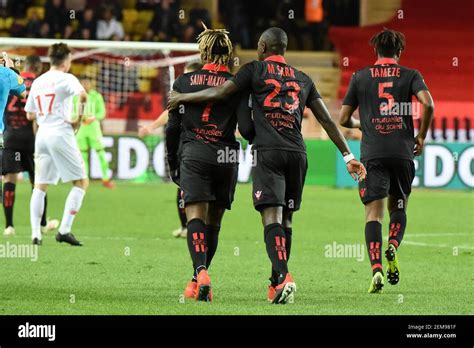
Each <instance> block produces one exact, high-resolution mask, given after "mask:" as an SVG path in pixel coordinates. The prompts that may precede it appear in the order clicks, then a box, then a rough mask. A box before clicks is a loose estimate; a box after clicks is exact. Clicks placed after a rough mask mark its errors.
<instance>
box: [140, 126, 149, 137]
mask: <svg viewBox="0 0 474 348" xmlns="http://www.w3.org/2000/svg"><path fill="white" fill-rule="evenodd" d="M151 133H152V129H151V128H150V127H149V126H143V127H140V129H139V130H138V136H139V137H140V138H143V137H146V136H147V135H150V134H151Z"/></svg>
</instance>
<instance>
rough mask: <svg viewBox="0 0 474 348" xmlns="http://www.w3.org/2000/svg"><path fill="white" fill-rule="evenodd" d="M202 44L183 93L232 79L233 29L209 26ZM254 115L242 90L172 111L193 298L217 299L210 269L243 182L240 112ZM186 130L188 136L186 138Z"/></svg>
mask: <svg viewBox="0 0 474 348" xmlns="http://www.w3.org/2000/svg"><path fill="white" fill-rule="evenodd" d="M198 43H199V49H200V52H201V59H202V61H203V63H205V64H204V66H203V67H202V69H200V70H197V71H194V72H190V73H187V74H184V75H182V76H180V77H179V78H178V79H177V80H176V81H175V83H174V85H173V90H175V91H178V92H182V93H184V92H195V91H201V90H205V89H208V88H210V87H212V86H219V85H222V84H223V83H224V82H226V81H228V80H229V79H231V78H232V76H233V75H232V74H230V73H229V71H228V68H227V64H228V62H229V60H230V57H231V55H232V43H231V42H230V40H229V37H228V35H227V32H226V31H225V30H220V29H219V30H210V29H205V30H204V31H203V32H202V33H201V34H200V35H199V37H198ZM238 114H239V115H238ZM249 114H250V109H249V108H248V94H247V95H245V96H241V95H236V96H235V97H233V98H232V99H230V100H229V101H227V102H226V103H215V104H211V103H209V104H206V105H198V104H194V105H192V104H184V105H180V107H178V108H177V109H174V110H170V112H169V121H168V126H167V128H166V146H167V150H168V163H169V166H170V171H171V173H172V179H173V181H175V182H176V183H177V184H178V185H179V186H180V187H181V189H182V190H183V192H184V203H185V209H186V217H187V230H188V232H187V240H188V249H189V252H190V254H191V258H192V261H193V270H194V276H193V279H192V281H191V282H189V283H188V285H187V287H186V290H185V292H184V295H185V296H186V297H188V298H193V297H194V298H195V299H196V300H200V301H211V300H212V292H211V280H210V278H209V274H208V272H207V270H208V268H209V265H210V264H211V261H212V258H213V257H214V254H215V252H216V249H217V243H218V236H219V230H220V226H221V221H222V217H223V215H224V212H225V210H226V209H230V208H231V204H232V201H233V199H234V191H235V186H236V183H237V174H238V154H239V143H238V142H237V141H236V139H235V129H236V125H237V116H239V117H244V118H246V119H249V118H250V115H249ZM182 129H183V131H184V139H182V141H181V139H180V138H181V137H180V134H181V133H182ZM181 142H182V151H181V161H180V162H181V163H179V161H178V148H179V145H180V143H181Z"/></svg>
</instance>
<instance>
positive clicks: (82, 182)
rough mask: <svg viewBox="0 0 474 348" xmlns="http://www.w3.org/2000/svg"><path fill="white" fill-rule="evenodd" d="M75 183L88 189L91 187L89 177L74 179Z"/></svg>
mask: <svg viewBox="0 0 474 348" xmlns="http://www.w3.org/2000/svg"><path fill="white" fill-rule="evenodd" d="M73 185H74V186H76V187H79V188H81V189H83V190H84V191H86V190H87V188H88V187H89V179H87V178H85V179H81V180H76V181H73Z"/></svg>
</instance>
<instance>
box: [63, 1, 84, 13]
mask: <svg viewBox="0 0 474 348" xmlns="http://www.w3.org/2000/svg"><path fill="white" fill-rule="evenodd" d="M64 5H65V6H66V8H67V9H68V10H74V11H77V12H82V11H84V9H85V8H86V5H87V0H65V4H64Z"/></svg>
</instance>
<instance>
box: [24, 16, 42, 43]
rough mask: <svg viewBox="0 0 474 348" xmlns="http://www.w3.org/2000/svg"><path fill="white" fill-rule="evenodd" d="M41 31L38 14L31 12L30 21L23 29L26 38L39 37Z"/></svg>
mask: <svg viewBox="0 0 474 348" xmlns="http://www.w3.org/2000/svg"><path fill="white" fill-rule="evenodd" d="M40 31H41V19H40V18H39V15H38V12H36V10H35V11H32V12H31V19H30V20H29V21H28V24H26V27H25V33H26V36H27V37H39V36H40Z"/></svg>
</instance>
